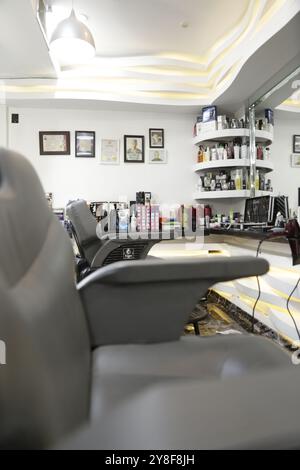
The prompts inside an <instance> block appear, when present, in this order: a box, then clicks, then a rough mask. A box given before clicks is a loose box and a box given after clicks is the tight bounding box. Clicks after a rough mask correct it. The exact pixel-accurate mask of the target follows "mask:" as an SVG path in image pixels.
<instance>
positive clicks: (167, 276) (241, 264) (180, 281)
mask: <svg viewBox="0 0 300 470" xmlns="http://www.w3.org/2000/svg"><path fill="white" fill-rule="evenodd" d="M268 267H269V265H268V263H267V261H265V260H264V259H262V258H254V257H233V258H219V257H218V258H213V259H201V260H195V259H193V260H191V259H183V260H180V261H178V260H168V261H166V260H154V259H151V260H148V261H131V262H120V263H114V264H112V265H110V266H107V267H105V268H101V269H99V270H98V271H96V272H95V273H93V274H91V275H90V276H88V277H87V278H85V279H84V280H83V281H81V282H80V284H79V285H78V290H79V293H80V296H81V299H82V303H83V306H84V309H85V312H86V315H87V320H88V324H89V327H90V334H91V341H92V346H93V347H96V346H100V345H105V344H122V343H147V342H163V341H175V340H177V339H178V338H179V337H180V336H181V334H182V332H183V328H184V325H185V323H186V321H187V319H188V317H189V315H190V314H191V312H192V310H193V308H194V307H195V305H196V303H197V302H198V301H199V299H200V298H201V297H203V296H204V295H205V294H206V292H207V290H208V289H209V288H210V287H211V286H212V285H214V284H216V283H217V282H221V281H229V280H233V279H237V278H241V277H248V276H255V275H262V274H265V273H266V272H267V271H268Z"/></svg>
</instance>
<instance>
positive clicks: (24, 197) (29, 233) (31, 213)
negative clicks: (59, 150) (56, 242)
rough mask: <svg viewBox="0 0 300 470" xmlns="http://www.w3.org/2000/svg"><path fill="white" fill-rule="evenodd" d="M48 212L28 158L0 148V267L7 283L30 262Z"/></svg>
mask: <svg viewBox="0 0 300 470" xmlns="http://www.w3.org/2000/svg"><path fill="white" fill-rule="evenodd" d="M52 216H53V214H52V213H51V211H50V210H49V208H48V204H47V201H46V198H45V194H44V191H43V189H42V186H41V184H40V181H39V178H38V176H37V174H36V172H35V170H34V169H33V167H32V165H31V164H30V163H29V161H28V160H26V159H25V158H24V157H22V156H21V155H19V154H17V153H15V152H12V151H9V150H6V149H0V271H1V273H2V277H3V278H4V280H5V281H6V283H7V284H8V285H13V284H15V283H17V282H18V280H19V279H20V278H21V277H22V276H23V275H24V274H25V272H26V271H27V270H28V269H29V267H30V266H31V264H32V263H33V261H34V259H35V258H36V256H37V254H38V253H39V251H40V249H41V247H42V245H43V243H44V239H45V236H46V233H47V230H48V226H49V224H50V221H51V217H52ZM33 227H34V229H33ZM24 247H26V249H24Z"/></svg>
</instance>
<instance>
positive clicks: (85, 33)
mask: <svg viewBox="0 0 300 470" xmlns="http://www.w3.org/2000/svg"><path fill="white" fill-rule="evenodd" d="M50 52H51V53H52V54H53V55H54V56H55V57H56V58H57V59H58V60H59V61H60V62H63V63H65V64H66V63H67V64H78V63H83V62H87V61H88V60H90V59H92V58H93V57H94V56H95V54H96V47H95V41H94V38H93V35H92V33H91V32H90V30H89V29H88V27H87V26H86V25H85V24H84V23H83V22H82V21H79V19H78V18H77V16H76V14H75V11H74V9H72V11H71V14H70V16H69V17H68V18H66V19H64V20H63V21H61V22H60V23H59V24H58V25H57V27H56V28H55V30H54V32H53V34H52V37H51V39H50Z"/></svg>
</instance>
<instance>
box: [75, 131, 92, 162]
mask: <svg viewBox="0 0 300 470" xmlns="http://www.w3.org/2000/svg"><path fill="white" fill-rule="evenodd" d="M75 156H76V157H77V158H95V156H96V133H95V132H94V131H76V133H75Z"/></svg>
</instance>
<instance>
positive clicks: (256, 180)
mask: <svg viewBox="0 0 300 470" xmlns="http://www.w3.org/2000/svg"><path fill="white" fill-rule="evenodd" d="M255 189H256V190H257V191H258V190H259V170H256V175H255Z"/></svg>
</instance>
